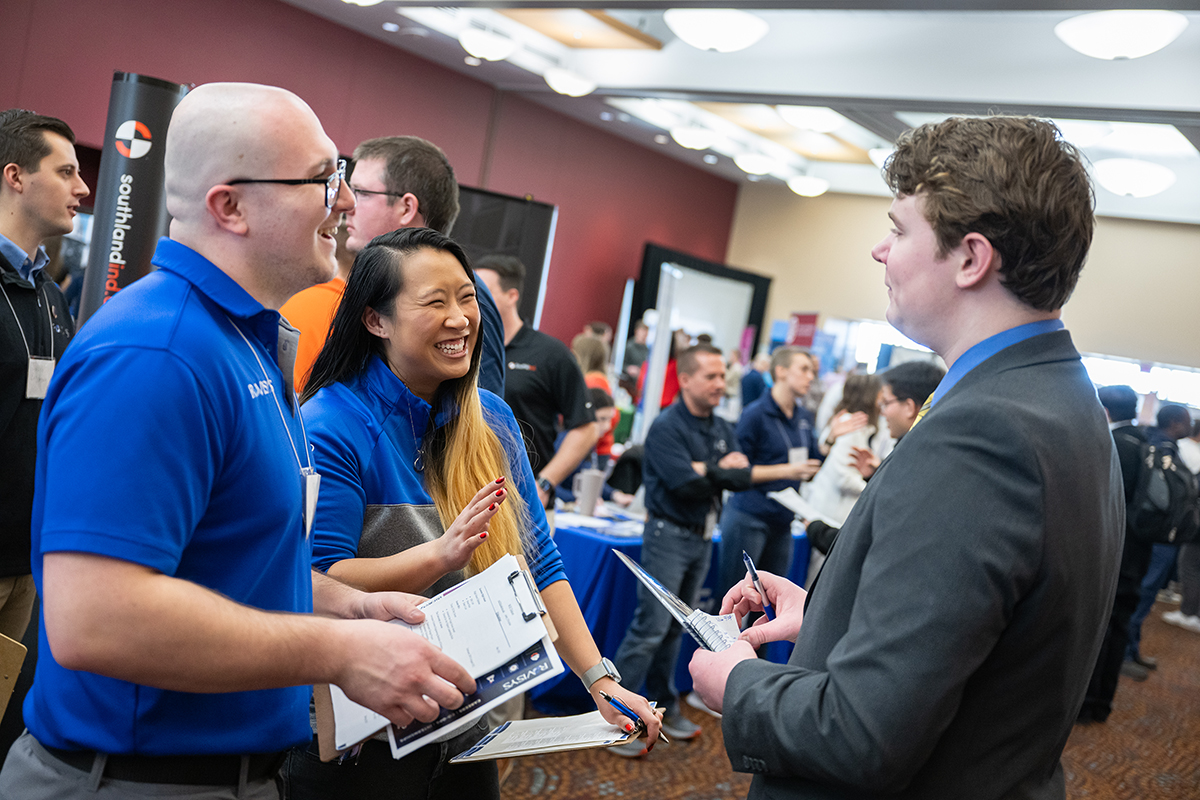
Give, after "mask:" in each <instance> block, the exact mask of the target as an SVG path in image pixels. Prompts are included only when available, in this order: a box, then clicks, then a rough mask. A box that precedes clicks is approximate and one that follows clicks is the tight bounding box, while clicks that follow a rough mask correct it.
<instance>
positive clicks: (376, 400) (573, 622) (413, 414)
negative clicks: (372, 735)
mask: <svg viewBox="0 0 1200 800" xmlns="http://www.w3.org/2000/svg"><path fill="white" fill-rule="evenodd" d="M478 344H479V308H478V306H477V304H476V299H475V285H474V283H473V281H472V276H471V270H470V265H469V264H468V261H467V256H466V254H465V253H464V252H463V250H462V248H461V247H460V246H459V245H458V244H456V243H455V242H454V241H453V240H451V239H449V238H447V237H446V236H443V235H442V234H440V233H438V232H437V231H434V230H431V229H429V228H407V229H403V230H399V231H395V232H393V233H389V234H385V235H383V236H379V237H377V238H375V239H374V240H372V241H371V243H370V244H369V245H368V246H367V247H365V248H364V249H363V250H362V251H361V252H359V254H358V256H357V257H356V258H355V260H354V266H353V268H352V269H351V272H350V278H349V280H348V281H347V284H346V291H345V294H344V296H343V297H342V301H341V304H340V305H339V306H338V310H337V312H336V314H335V315H334V319H333V323H332V325H331V328H330V332H329V338H328V340H327V341H326V343H325V346H324V347H323V348H322V350H321V353H320V355H319V356H317V360H316V362H315V364H314V365H313V368H312V373H311V376H310V377H309V380H308V384H307V386H306V387H305V390H304V396H303V401H304V407H303V414H304V420H305V423H306V425H307V428H308V434H309V438H310V440H311V442H312V445H313V463H314V466H315V467H316V470H317V472H319V473H320V474H321V491H320V499H319V501H318V505H317V513H316V517H315V521H314V524H313V530H312V537H313V566H314V567H315V568H316V569H319V570H322V571H325V572H327V573H328V574H329V575H330V576H332V577H334V578H338V579H339V580H342V581H344V582H346V583H348V584H351V585H354V586H358V587H361V588H363V589H365V590H367V591H383V590H394V591H405V592H415V593H419V594H424V595H432V594H436V593H438V592H440V591H443V590H445V589H447V588H449V587H450V586H453V585H454V584H456V583H458V582H459V581H461V580H463V578H464V577H466V576H468V575H472V574H475V573H477V572H480V571H482V570H484V569H486V568H487V567H488V566H490V565H491V564H492V563H493V562H495V561H496V559H498V558H500V557H501V556H503V555H504V554H506V553H512V554H514V555H524V556H525V557H526V558H527V559H528V561H529V564H530V568H531V570H532V572H533V574H534V578H535V580H536V582H537V585H538V588H539V589H540V590H541V593H542V597H543V599H544V600H545V602H546V606H547V608H548V610H549V612H550V616H551V617H552V618H553V620H554V624H555V627H556V628H557V629H558V632H559V638H558V641H557V642H556V647H557V649H558V652H559V655H560V656H561V657H562V659H563V661H564V662H566V664H567V665H568V666H569V667H570V668H571V669H572V670H573V671H574V672H575V674H576V675H579V676H580V677H581V678H582V677H584V676H585V674H586V676H587V678H588V679H589V680H590V681H591V683H590V686H589V687H588V688H589V690H590V691H591V693H592V696H593V698H594V699H595V700H596V701H597V702H596V706H597V708H599V709H600V712H601V713H602V714H603V715H604V716H605V718H606V719H608V720H609V721H611V722H614V723H617V724H619V725H621V726H625V725H628V724H630V723H632V722H635V721H634V720H628V719H626V718H625V717H623V716H621V715H619V714H617V713H616V712H615V711H614V710H613V709H612V708H611V707H610V706H609V705H608V703H606V702H604V701H603V700H601V699H600V697H599V692H600V691H601V690H603V691H606V692H608V693H609V694H612V695H617V696H619V697H621V698H622V699H623V700H624V701H625V702H626V703H627V704H628V705H629V706H630V707H631V708H632V709H633V710H634V711H636V712H638V714H640V715H642V718H643V719H644V720H645V721H646V723H647V725H648V727H649V729H650V730H649V735H650V736H651V737H652V738H651V739H650V741H653V740H654V739H653V737H655V736H657V733H658V727H659V720H658V717H657V716H656V715H655V712H654V711H653V710H652V709H651V708H650V705H649V703H647V702H646V700H645V699H644V698H642V697H640V696H638V695H636V694H634V693H633V692H629V691H626V690H624V689H622V688H621V686H620V684H618V683H617V682H616V681H615V680H614V679H613V678H612V677H611V676H610V675H609V674H608V672H607V671H606V670H605V669H604V668H603V667H602V665H604V664H607V662H602V660H601V657H600V652H599V650H598V649H597V648H596V644H595V642H594V641H593V639H592V635H591V633H590V631H589V630H588V628H587V625H586V624H585V622H584V619H583V614H582V613H581V612H580V610H579V605H578V603H577V602H576V600H575V595H574V593H573V592H572V590H571V585H570V584H569V583H568V582H567V580H566V574H565V572H564V571H563V566H562V560H561V559H560V557H559V554H558V549H557V548H556V547H555V545H554V542H553V540H552V539H551V538H550V534H549V529H548V526H547V524H546V515H545V512H544V511H543V510H542V506H541V503H539V502H538V497H537V487H536V484H535V482H534V477H533V471H532V469H531V468H530V466H529V460H528V457H527V456H526V454H525V448H524V446H523V444H522V442H521V434H520V429H519V428H518V427H517V423H516V420H515V419H514V418H513V415H512V411H511V410H509V408H508V406H507V405H505V404H504V402H503V401H502V400H501V399H500V398H498V397H497V396H496V395H494V394H492V393H491V392H488V391H486V390H483V389H480V388H478V384H477V380H476V379H477V374H478V371H479V359H480V348H479V346H478ZM480 487H482V488H480ZM598 666H601V667H602V668H601V669H599V670H596V669H593V668H594V667H598ZM484 733H486V723H484V722H482V721H481V723H480V725H478V726H476V727H474V728H472V729H471V730H469V731H467V732H466V733H463V734H460V735H458V736H455V737H453V738H451V739H449V740H447V741H443V742H437V743H434V744H431V745H427V746H426V747H424V748H422V749H421V750H418V751H417V752H415V753H412V754H411V755H409V756H406V757H405V758H402V759H400V760H395V759H393V758H392V756H391V752H390V748H389V746H388V743H387V740H386V739H384V740H382V741H376V740H371V741H368V742H367V743H366V745H365V746H364V748H363V751H362V753H361V755H360V756H359V757H358V758H357V759H346V760H345V762H342V763H339V762H329V763H322V762H321V761H320V760H319V758H318V756H317V747H316V740H315V738H314V740H313V744H312V746H311V747H310V748H309V750H308V751H303V750H297V751H293V752H292V753H291V754H289V757H288V761H287V764H286V765H285V768H284V777H285V780H286V782H287V784H288V791H289V795H288V796H289V797H292V798H297V799H303V798H335V797H336V798H342V797H355V798H366V799H367V800H370V798H389V799H391V798H401V797H404V798H407V797H420V798H440V797H444V798H457V797H472V798H476V797H478V798H489V797H490V798H498V797H499V794H500V789H499V781H498V778H497V773H496V766H495V762H491V761H485V762H468V763H464V764H453V765H451V764H449V763H448V760H449V759H450V758H451V757H453V756H455V755H457V754H458V753H460V752H462V751H463V750H465V749H466V748H468V747H470V746H471V745H472V744H474V743H475V742H476V741H478V740H479V739H480V738H481V737H482V736H483V734H484Z"/></svg>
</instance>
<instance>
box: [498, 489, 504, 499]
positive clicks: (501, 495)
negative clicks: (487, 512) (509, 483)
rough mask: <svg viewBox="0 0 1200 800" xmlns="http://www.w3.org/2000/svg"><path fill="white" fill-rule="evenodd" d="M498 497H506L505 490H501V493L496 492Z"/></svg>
mask: <svg viewBox="0 0 1200 800" xmlns="http://www.w3.org/2000/svg"><path fill="white" fill-rule="evenodd" d="M496 497H504V490H503V489H500V490H499V491H497V492H496Z"/></svg>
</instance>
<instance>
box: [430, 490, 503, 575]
mask: <svg viewBox="0 0 1200 800" xmlns="http://www.w3.org/2000/svg"><path fill="white" fill-rule="evenodd" d="M504 483H505V479H504V476H501V477H499V478H497V479H496V480H494V481H492V482H491V483H489V484H488V485H487V486H484V487H483V488H482V489H480V490H479V492H478V493H476V495H475V496H474V497H473V498H471V502H470V503H467V507H466V508H464V509H463V510H462V512H461V513H460V514H459V515H458V517H456V518H455V520H454V522H453V523H451V525H450V527H449V528H447V529H446V532H445V533H443V534H442V535H441V536H440V537H439V538H438V539H437V541H436V542H435V543H434V544H435V545H436V547H437V552H438V557H439V558H440V559H441V562H442V565H443V566H444V567H445V569H444V570H443V574H445V573H446V572H453V571H454V570H456V569H462V568H464V567H465V566H467V564H468V562H470V560H471V554H472V553H474V552H475V548H477V547H479V545H481V544H483V542H484V540H485V539H487V537H488V523H489V522H491V521H492V517H494V516H496V511H498V510H499V508H500V504H501V503H503V502H504V501H505V500H507V499H508V490H507V489H505V488H504Z"/></svg>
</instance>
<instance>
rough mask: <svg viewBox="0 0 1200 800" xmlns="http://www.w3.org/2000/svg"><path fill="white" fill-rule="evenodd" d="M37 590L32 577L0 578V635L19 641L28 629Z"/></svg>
mask: <svg viewBox="0 0 1200 800" xmlns="http://www.w3.org/2000/svg"><path fill="white" fill-rule="evenodd" d="M36 597H37V590H36V589H35V588H34V586H33V576H32V575H15V576H13V577H11V578H0V633H2V634H4V635H5V636H7V637H8V638H10V639H15V640H16V641H18V642H19V641H21V637H23V636H24V635H25V629H26V628H28V627H29V617H30V614H31V612H32V611H33V601H34V598H36Z"/></svg>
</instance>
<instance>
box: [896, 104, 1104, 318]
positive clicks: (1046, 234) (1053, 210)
mask: <svg viewBox="0 0 1200 800" xmlns="http://www.w3.org/2000/svg"><path fill="white" fill-rule="evenodd" d="M884 178H885V180H886V181H887V183H888V185H889V186H890V187H891V188H892V191H893V192H895V193H896V194H897V195H900V196H906V195H920V196H921V198H922V199H923V201H924V202H923V206H924V213H925V218H926V219H927V220H928V221H929V224H930V225H931V226H932V227H933V230H934V232H935V233H936V235H937V240H938V249H939V255H942V256H944V255H946V253H947V252H949V251H950V250H951V249H952V248H954V247H955V246H957V245H958V244H959V243H960V242H961V241H962V239H963V237H964V236H965V235H966V234H968V233H971V232H975V233H979V234H982V235H983V236H985V237H987V239H988V241H989V242H991V243H992V247H994V248H995V249H996V252H998V253H999V254H1000V281H1001V284H1002V285H1003V286H1005V287H1006V288H1007V289H1008V290H1009V291H1010V292H1012V293H1013V294H1014V295H1016V297H1017V298H1018V299H1019V300H1021V301H1022V302H1024V303H1025V304H1027V305H1030V306H1033V307H1034V308H1036V309H1038V310H1041V311H1053V310H1055V309H1058V308H1061V307H1062V306H1063V304H1065V303H1066V302H1067V299H1068V298H1069V297H1070V296H1071V292H1072V291H1074V289H1075V284H1076V282H1077V281H1078V280H1079V273H1080V271H1082V269H1083V263H1084V260H1085V259H1086V257H1087V252H1088V247H1089V246H1090V245H1091V242H1092V229H1093V227H1094V223H1095V215H1094V208H1095V199H1094V196H1093V193H1092V185H1091V182H1090V181H1089V180H1088V175H1087V169H1086V167H1085V166H1084V163H1083V157H1082V155H1081V154H1080V153H1079V151H1078V150H1077V149H1076V148H1075V147H1074V146H1073V145H1071V144H1069V143H1067V142H1065V141H1063V140H1062V137H1061V134H1060V133H1059V130H1058V128H1057V127H1056V126H1055V125H1054V124H1053V123H1052V122H1049V121H1047V120H1043V119H1037V118H1035V117H1002V116H994V117H984V118H967V117H952V118H950V119H947V120H945V121H944V122H940V123H936V124H928V125H922V126H921V127H919V128H916V129H915V130H910V131H906V132H905V133H903V134H902V135H901V136H900V138H899V139H898V140H897V141H896V151H895V153H894V154H893V155H892V156H891V157H890V158H889V159H888V161H887V163H886V164H885V165H884Z"/></svg>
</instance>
